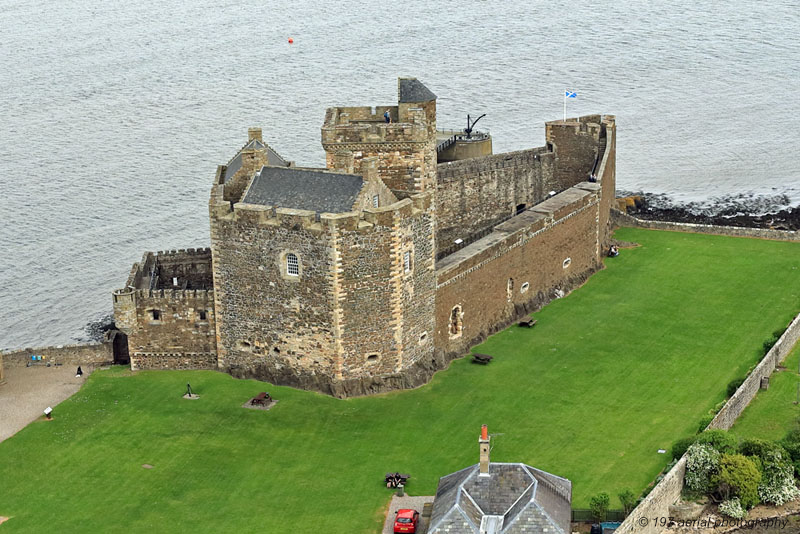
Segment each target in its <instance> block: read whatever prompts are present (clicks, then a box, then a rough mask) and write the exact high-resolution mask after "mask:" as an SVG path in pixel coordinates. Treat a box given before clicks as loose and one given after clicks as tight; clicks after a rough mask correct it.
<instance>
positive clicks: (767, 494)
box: [758, 452, 800, 506]
mask: <svg viewBox="0 0 800 534" xmlns="http://www.w3.org/2000/svg"><path fill="white" fill-rule="evenodd" d="M761 470H762V475H761V483H760V484H759V485H758V496H759V498H760V499H761V500H762V501H764V502H766V503H770V504H775V505H778V506H780V505H781V504H783V503H785V502H788V501H791V500H794V499H797V498H798V497H800V490H798V489H797V486H795V485H794V468H793V467H792V465H791V464H790V463H789V462H787V461H786V460H784V459H783V457H782V456H781V455H780V453H777V452H768V453H766V454H765V457H764V460H763V465H762V468H761Z"/></svg>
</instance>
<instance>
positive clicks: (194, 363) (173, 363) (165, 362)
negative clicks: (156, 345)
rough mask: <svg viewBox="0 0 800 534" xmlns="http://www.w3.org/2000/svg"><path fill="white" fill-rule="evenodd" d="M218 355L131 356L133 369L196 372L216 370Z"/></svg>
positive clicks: (184, 353)
mask: <svg viewBox="0 0 800 534" xmlns="http://www.w3.org/2000/svg"><path fill="white" fill-rule="evenodd" d="M216 368H217V355H216V353H214V352H198V353H194V352H181V353H172V352H137V353H133V354H131V369H133V370H134V371H144V370H149V369H171V370H182V371H188V370H196V369H216Z"/></svg>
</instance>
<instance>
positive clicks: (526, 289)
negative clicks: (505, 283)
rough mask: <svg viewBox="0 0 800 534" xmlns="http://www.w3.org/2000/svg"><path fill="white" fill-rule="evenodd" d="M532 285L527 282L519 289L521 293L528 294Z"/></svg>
mask: <svg viewBox="0 0 800 534" xmlns="http://www.w3.org/2000/svg"><path fill="white" fill-rule="evenodd" d="M530 287H531V285H530V284H529V283H528V282H525V283H524V284H522V285H521V286H520V287H519V292H520V293H527V291H528V289H530Z"/></svg>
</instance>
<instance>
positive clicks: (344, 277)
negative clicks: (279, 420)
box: [113, 78, 616, 397]
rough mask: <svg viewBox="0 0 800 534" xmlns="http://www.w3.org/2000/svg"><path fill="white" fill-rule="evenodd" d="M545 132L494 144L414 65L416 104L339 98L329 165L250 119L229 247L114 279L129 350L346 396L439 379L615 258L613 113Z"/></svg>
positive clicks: (225, 210) (227, 223)
mask: <svg viewBox="0 0 800 534" xmlns="http://www.w3.org/2000/svg"><path fill="white" fill-rule="evenodd" d="M387 118H388V119H389V121H387ZM545 127H546V146H543V147H539V148H532V149H528V150H521V151H518V152H510V153H505V154H495V155H492V154H491V139H490V138H488V136H486V135H477V134H476V135H475V136H464V135H449V133H452V132H442V131H440V130H437V127H436V95H434V94H433V93H432V92H431V91H430V90H429V89H428V88H427V87H425V85H423V84H422V83H421V82H420V81H418V80H416V79H415V78H400V79H399V80H398V103H397V105H392V106H375V107H335V108H330V109H328V110H327V112H326V115H325V120H324V123H323V126H322V146H323V148H324V149H325V152H326V168H324V169H317V168H313V169H312V168H302V167H297V166H295V165H294V164H293V163H292V162H290V161H288V160H286V159H284V158H283V157H281V156H280V155H279V154H278V153H277V152H276V151H274V150H273V149H272V148H271V147H270V146H269V145H268V144H266V143H265V142H264V140H263V139H262V132H261V130H260V129H258V128H251V129H250V130H249V132H248V141H247V143H246V144H245V145H244V146H243V147H242V148H241V150H239V151H238V153H237V154H236V155H235V156H234V157H233V159H231V160H230V162H229V163H228V164H227V165H220V166H219V167H218V168H217V171H216V175H215V177H214V182H213V186H212V188H211V196H210V200H209V217H210V227H211V248H210V249H197V250H195V249H188V250H174V251H167V252H158V253H150V252H148V253H145V255H144V257H143V258H142V260H141V262H139V263H137V264H135V265H134V266H133V268H132V270H131V272H130V275H129V277H128V280H127V282H126V284H125V287H124V288H122V289H119V290H116V291H114V294H113V300H114V316H115V323H116V326H117V327H118V328H119V329H120V330H121V331H122V332H123V333H124V334H122V335H124V336H127V344H125V343H124V342H123V343H122V345H123V347H122V349H121V350H123V351H126V352H127V354H125V355H123V356H121V358H127V357H129V358H130V362H131V368H132V369H134V370H136V369H219V370H221V371H226V372H228V373H230V374H232V375H233V376H236V377H253V378H259V379H263V380H267V381H269V382H272V383H276V384H287V385H292V386H296V387H300V388H304V389H312V390H317V391H321V392H324V393H328V394H331V395H335V396H338V397H347V396H355V395H364V394H370V393H376V392H380V391H386V390H391V389H400V388H409V387H415V386H418V385H420V384H423V383H425V382H426V381H428V380H429V379H430V378H431V376H432V375H433V373H434V372H435V371H437V370H439V369H442V368H444V367H445V366H446V365H447V364H448V362H449V361H450V360H451V359H452V358H454V357H458V356H461V355H463V354H464V353H465V352H466V351H467V350H468V348H469V347H470V346H472V345H474V344H475V343H477V342H480V341H481V340H483V339H484V338H485V337H486V336H487V335H489V334H491V333H493V332H495V331H497V330H499V329H501V328H503V327H504V326H506V325H508V324H510V323H511V322H512V321H514V320H515V319H517V318H519V317H520V316H522V315H524V314H526V313H529V312H531V311H533V310H535V309H538V308H539V307H541V306H542V305H543V304H545V303H547V302H548V301H550V300H552V299H553V298H557V297H560V296H563V295H564V294H565V293H566V292H567V291H569V290H571V289H572V288H574V287H576V286H577V285H579V284H581V283H582V282H584V281H585V280H586V279H587V278H588V277H589V276H590V275H591V274H592V273H593V272H595V271H596V270H597V269H599V268H600V267H601V266H602V256H603V254H604V252H605V251H606V250H607V246H608V244H609V239H610V238H609V213H610V206H611V204H612V202H613V200H614V182H615V153H616V150H615V147H616V136H615V121H614V117H613V116H608V115H606V116H600V115H590V116H585V117H580V118H577V119H568V120H563V121H562V120H559V121H553V122H549V123H547V124H546V126H545ZM476 154H477V157H470V156H475V155H476ZM486 154H489V155H486ZM463 157H466V158H467V159H460V158H463ZM116 345H117V343H115V347H116ZM115 358H116V356H115Z"/></svg>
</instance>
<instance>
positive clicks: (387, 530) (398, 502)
mask: <svg viewBox="0 0 800 534" xmlns="http://www.w3.org/2000/svg"><path fill="white" fill-rule="evenodd" d="M426 502H433V496H432V495H430V496H427V497H411V496H409V495H404V496H403V497H398V496H397V495H394V496H393V497H392V502H391V503H389V513H388V514H386V521H385V522H384V524H383V534H392V525H394V513H395V512H396V511H397V510H399V509H401V508H412V509H414V510H416V511H417V512H419V513H420V522H419V525H418V526H419V528H417V532H419V533H420V534H425V532H427V531H428V525H427V524H423V520H422V507H423V506H424V505H425V503H426ZM426 520H427V518H426Z"/></svg>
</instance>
